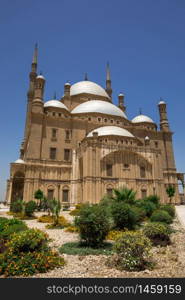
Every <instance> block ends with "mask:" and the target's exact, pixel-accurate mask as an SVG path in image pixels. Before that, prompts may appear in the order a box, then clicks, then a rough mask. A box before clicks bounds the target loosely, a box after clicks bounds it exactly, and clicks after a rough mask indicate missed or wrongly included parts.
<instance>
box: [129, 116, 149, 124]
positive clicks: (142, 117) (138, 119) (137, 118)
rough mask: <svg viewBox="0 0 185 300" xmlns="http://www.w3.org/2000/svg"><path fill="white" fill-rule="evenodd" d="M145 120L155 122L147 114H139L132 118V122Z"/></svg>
mask: <svg viewBox="0 0 185 300" xmlns="http://www.w3.org/2000/svg"><path fill="white" fill-rule="evenodd" d="M143 122H147V123H154V121H153V120H152V119H151V118H149V117H147V116H145V115H139V116H137V117H135V118H134V119H133V120H132V123H143Z"/></svg>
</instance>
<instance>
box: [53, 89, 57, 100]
mask: <svg viewBox="0 0 185 300" xmlns="http://www.w3.org/2000/svg"><path fill="white" fill-rule="evenodd" d="M53 99H54V100H56V99H57V93H56V91H55V92H54V95H53Z"/></svg>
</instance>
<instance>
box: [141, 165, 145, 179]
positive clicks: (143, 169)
mask: <svg viewBox="0 0 185 300" xmlns="http://www.w3.org/2000/svg"><path fill="white" fill-rule="evenodd" d="M140 177H141V178H145V177H146V169H145V167H144V166H140Z"/></svg>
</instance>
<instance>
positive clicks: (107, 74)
mask: <svg viewBox="0 0 185 300" xmlns="http://www.w3.org/2000/svg"><path fill="white" fill-rule="evenodd" d="M106 80H107V81H108V80H111V79H110V66H109V62H107V68H106Z"/></svg>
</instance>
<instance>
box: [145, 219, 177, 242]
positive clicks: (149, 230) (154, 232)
mask: <svg viewBox="0 0 185 300" xmlns="http://www.w3.org/2000/svg"><path fill="white" fill-rule="evenodd" d="M143 233H144V234H145V235H146V236H147V237H148V238H149V239H150V240H151V241H152V243H153V245H155V246H157V245H160V246H166V245H168V244H170V234H171V233H172V230H171V229H170V227H169V226H168V225H167V224H165V223H159V222H152V223H147V224H145V226H144V227H143Z"/></svg>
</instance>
